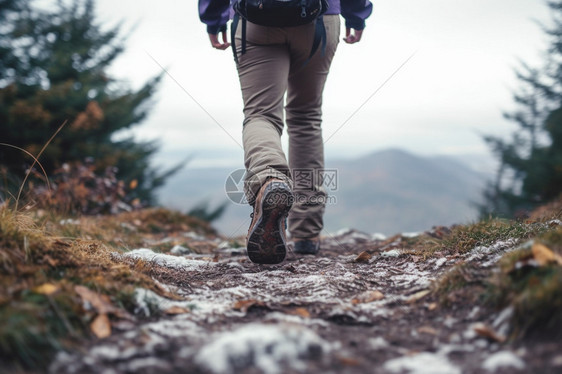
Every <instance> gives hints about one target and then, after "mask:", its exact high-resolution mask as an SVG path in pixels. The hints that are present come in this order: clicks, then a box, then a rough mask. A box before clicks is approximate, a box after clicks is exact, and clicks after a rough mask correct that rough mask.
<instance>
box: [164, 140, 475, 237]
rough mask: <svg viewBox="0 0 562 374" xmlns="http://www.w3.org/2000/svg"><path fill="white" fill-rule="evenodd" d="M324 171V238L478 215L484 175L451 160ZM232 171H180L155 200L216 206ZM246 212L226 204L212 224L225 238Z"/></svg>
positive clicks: (384, 157)
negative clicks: (331, 184) (333, 182)
mask: <svg viewBox="0 0 562 374" xmlns="http://www.w3.org/2000/svg"><path fill="white" fill-rule="evenodd" d="M326 169H327V170H336V172H337V188H336V189H335V190H334V189H333V188H327V189H328V194H329V195H330V196H331V197H332V198H331V199H330V201H329V203H328V206H327V208H326V215H325V230H324V231H325V232H328V233H329V232H335V231H338V230H339V229H341V228H345V227H353V228H355V229H358V230H361V231H365V232H371V233H374V232H380V233H384V234H386V235H391V234H394V233H396V232H409V231H423V230H427V229H429V228H431V227H432V226H435V225H450V224H454V223H466V222H469V221H472V220H474V219H476V218H477V212H476V208H475V207H474V206H473V205H471V203H472V202H474V201H477V200H478V198H479V197H480V195H481V189H482V187H483V185H484V181H485V177H484V174H483V173H479V172H477V171H474V170H472V169H471V168H470V167H469V166H467V165H465V164H464V163H463V162H462V161H459V160H457V159H455V158H454V157H447V156H418V155H415V154H413V153H411V152H408V151H405V150H402V149H396V148H391V149H384V150H377V151H374V152H371V153H369V154H366V155H364V156H361V157H358V158H355V159H335V160H327V162H326ZM235 170H236V169H233V168H207V169H186V170H185V171H183V172H181V173H179V174H180V175H179V176H177V177H175V178H174V179H172V180H171V181H170V184H169V185H167V186H164V187H163V188H162V190H161V193H160V197H161V202H162V204H163V205H164V206H167V207H171V208H174V209H179V210H183V211H187V210H189V209H190V208H192V207H194V206H195V205H197V204H199V203H201V202H202V201H208V202H209V204H210V205H211V206H215V205H219V204H221V203H223V202H224V201H227V195H226V193H225V191H224V186H225V181H226V179H227V178H228V176H229V175H230V174H231V173H232V172H233V171H235ZM250 212H251V208H250V207H249V206H248V205H236V204H234V203H232V204H231V205H229V206H228V208H227V210H226V212H225V214H224V216H223V217H221V218H220V219H219V220H217V221H216V222H214V225H215V226H216V227H217V229H218V230H219V231H221V232H223V233H225V234H227V235H228V234H232V235H240V234H242V233H243V232H244V231H245V230H246V229H247V226H248V224H249V214H250ZM246 220H248V222H247V224H245V223H246V222H245V221H246Z"/></svg>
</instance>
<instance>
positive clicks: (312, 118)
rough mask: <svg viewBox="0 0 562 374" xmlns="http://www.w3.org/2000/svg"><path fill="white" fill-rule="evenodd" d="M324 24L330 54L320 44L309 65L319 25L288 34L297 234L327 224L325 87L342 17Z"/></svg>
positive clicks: (292, 219) (292, 220)
mask: <svg viewBox="0 0 562 374" xmlns="http://www.w3.org/2000/svg"><path fill="white" fill-rule="evenodd" d="M324 24H325V26H326V39H327V40H326V53H325V55H324V56H322V53H321V48H319V49H318V51H317V52H316V54H315V55H314V56H313V57H312V59H310V61H308V63H307V64H306V65H304V63H305V61H307V59H308V57H309V55H310V51H311V46H312V40H313V35H314V26H313V25H307V26H306V27H310V28H311V31H310V32H307V33H306V35H307V36H306V37H303V36H302V33H301V34H299V33H298V30H296V29H295V30H294V32H295V33H294V34H291V33H289V35H290V37H289V43H290V46H291V68H290V72H289V86H288V92H287V104H286V115H287V131H288V133H289V163H290V166H291V170H292V172H293V178H294V183H295V184H294V192H295V204H294V205H293V209H292V210H291V212H290V214H289V232H290V233H291V236H292V237H293V238H311V237H315V236H318V235H319V234H320V231H321V230H322V228H323V214H324V207H325V200H326V192H325V191H324V188H323V187H322V181H321V178H320V173H321V172H323V169H324V144H323V140H322V128H321V124H322V92H323V90H324V84H325V83H326V78H327V76H328V71H329V70H330V64H331V62H332V58H333V57H334V54H335V51H336V48H337V45H338V41H339V34H340V19H339V17H338V16H331V15H330V16H324ZM303 27H305V26H303ZM291 36H292V37H291ZM303 65H304V66H303Z"/></svg>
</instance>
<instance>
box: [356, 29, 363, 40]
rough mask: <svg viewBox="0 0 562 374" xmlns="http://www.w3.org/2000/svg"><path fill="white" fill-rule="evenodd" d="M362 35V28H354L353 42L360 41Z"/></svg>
mask: <svg viewBox="0 0 562 374" xmlns="http://www.w3.org/2000/svg"><path fill="white" fill-rule="evenodd" d="M362 36H363V30H355V43H359V42H360V41H361V37H362Z"/></svg>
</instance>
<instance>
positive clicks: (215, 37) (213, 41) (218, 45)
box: [209, 33, 230, 49]
mask: <svg viewBox="0 0 562 374" xmlns="http://www.w3.org/2000/svg"><path fill="white" fill-rule="evenodd" d="M225 36H226V33H225V34H224V35H223V37H225ZM209 40H210V41H211V45H212V46H213V48H216V49H227V48H228V47H229V46H230V44H229V43H221V42H220V41H219V37H218V35H215V34H209Z"/></svg>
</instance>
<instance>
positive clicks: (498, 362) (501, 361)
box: [482, 351, 525, 372]
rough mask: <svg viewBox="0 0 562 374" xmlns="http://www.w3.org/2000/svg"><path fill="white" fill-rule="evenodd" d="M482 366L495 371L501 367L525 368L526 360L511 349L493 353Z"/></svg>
mask: <svg viewBox="0 0 562 374" xmlns="http://www.w3.org/2000/svg"><path fill="white" fill-rule="evenodd" d="M482 368H484V369H486V370H488V371H491V372H495V371H497V370H498V369H500V368H512V369H518V370H523V369H525V362H523V360H521V359H520V358H519V357H518V356H517V355H516V354H515V353H513V352H510V351H501V352H497V353H494V354H492V355H491V356H489V357H488V358H487V359H486V360H484V363H483V364H482Z"/></svg>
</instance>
